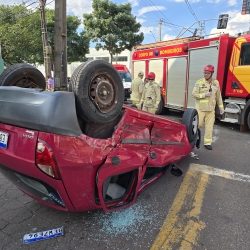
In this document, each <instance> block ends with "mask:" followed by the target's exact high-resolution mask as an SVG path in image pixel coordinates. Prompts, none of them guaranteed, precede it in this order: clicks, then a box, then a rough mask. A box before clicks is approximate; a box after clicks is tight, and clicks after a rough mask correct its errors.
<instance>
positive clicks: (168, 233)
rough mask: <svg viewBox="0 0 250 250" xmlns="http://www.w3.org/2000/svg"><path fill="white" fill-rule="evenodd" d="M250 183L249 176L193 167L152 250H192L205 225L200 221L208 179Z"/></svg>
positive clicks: (216, 169)
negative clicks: (217, 178)
mask: <svg viewBox="0 0 250 250" xmlns="http://www.w3.org/2000/svg"><path fill="white" fill-rule="evenodd" d="M210 175H215V176H220V177H223V178H226V179H231V180H237V181H244V182H250V176H249V175H244V174H240V173H235V172H233V171H226V170H222V169H218V168H212V167H209V166H205V165H199V164H191V165H190V167H189V169H188V171H187V173H186V176H185V178H184V180H183V182H182V184H181V186H180V189H179V191H178V193H177V195H176V197H175V199H174V202H173V205H172V207H171V209H170V211H169V213H168V215H167V217H166V219H165V221H164V223H163V226H162V228H161V230H160V232H159V234H158V236H157V237H156V239H155V242H154V243H153V245H152V247H151V250H159V249H166V250H172V249H174V250H175V249H181V250H192V249H193V248H194V246H196V245H197V240H198V237H199V235H200V232H201V230H203V229H204V228H205V224H204V223H203V222H202V221H200V220H199V217H200V213H201V207H202V202H203V198H204V193H205V190H206V186H207V184H208V181H209V176H210Z"/></svg>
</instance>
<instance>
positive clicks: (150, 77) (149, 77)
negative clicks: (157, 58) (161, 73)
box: [147, 72, 155, 79]
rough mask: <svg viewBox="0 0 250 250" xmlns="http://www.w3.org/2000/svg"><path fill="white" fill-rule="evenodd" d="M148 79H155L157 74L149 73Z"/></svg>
mask: <svg viewBox="0 0 250 250" xmlns="http://www.w3.org/2000/svg"><path fill="white" fill-rule="evenodd" d="M147 78H148V79H155V73H154V72H149V73H148V77H147Z"/></svg>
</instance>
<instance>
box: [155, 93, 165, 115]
mask: <svg viewBox="0 0 250 250" xmlns="http://www.w3.org/2000/svg"><path fill="white" fill-rule="evenodd" d="M164 111H165V108H164V100H163V96H162V95H161V101H160V103H159V105H158V109H157V110H156V111H155V114H156V115H163V114H164Z"/></svg>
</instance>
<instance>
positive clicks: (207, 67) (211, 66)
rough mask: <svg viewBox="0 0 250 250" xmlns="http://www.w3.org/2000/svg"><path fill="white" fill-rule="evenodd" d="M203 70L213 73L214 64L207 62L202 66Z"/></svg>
mask: <svg viewBox="0 0 250 250" xmlns="http://www.w3.org/2000/svg"><path fill="white" fill-rule="evenodd" d="M204 70H206V71H210V72H212V73H214V66H213V65H211V64H209V65H207V66H206V67H205V68H204Z"/></svg>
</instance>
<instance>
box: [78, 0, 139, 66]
mask: <svg viewBox="0 0 250 250" xmlns="http://www.w3.org/2000/svg"><path fill="white" fill-rule="evenodd" d="M92 8H93V12H92V13H91V14H83V18H84V20H83V23H84V26H85V30H86V36H88V37H89V38H90V40H91V41H92V42H97V43H96V46H95V48H96V50H99V49H101V48H102V49H104V50H107V51H109V54H110V56H111V63H112V58H113V56H114V55H116V54H120V53H121V52H122V51H124V50H125V49H128V50H132V48H133V47H134V46H136V45H138V44H139V43H141V42H142V41H143V39H144V35H143V33H142V32H141V33H138V32H139V30H140V27H141V24H140V23H137V22H136V17H134V16H133V15H132V14H131V10H132V8H131V5H130V4H129V3H127V4H120V5H117V4H115V3H112V2H110V1H109V0H93V3H92Z"/></svg>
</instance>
